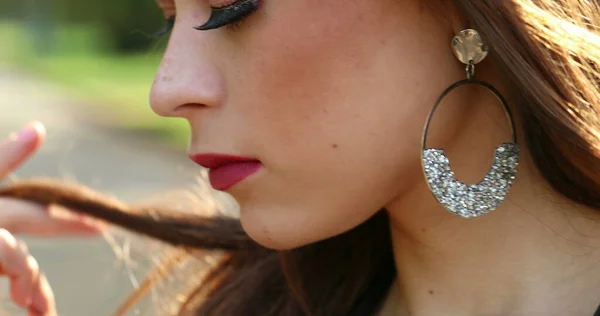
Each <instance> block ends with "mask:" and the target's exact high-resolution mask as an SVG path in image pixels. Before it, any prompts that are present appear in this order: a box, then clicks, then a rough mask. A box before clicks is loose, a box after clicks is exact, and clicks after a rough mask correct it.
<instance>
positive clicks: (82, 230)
mask: <svg viewBox="0 0 600 316" xmlns="http://www.w3.org/2000/svg"><path fill="white" fill-rule="evenodd" d="M45 135H46V132H45V129H44V126H43V125H42V124H40V123H32V124H29V125H28V126H27V127H25V128H24V129H23V130H22V131H21V132H19V133H17V134H12V135H11V136H9V137H8V139H7V140H6V141H4V142H3V143H0V179H3V178H4V177H6V176H7V175H8V174H9V173H10V172H12V171H13V170H14V169H15V168H17V167H18V166H19V165H21V164H22V163H23V162H24V161H26V160H27V159H28V158H29V157H30V156H31V155H33V153H35V152H36V151H37V149H38V148H39V146H40V145H41V143H42V142H43V141H44V139H45ZM0 228H3V229H6V230H8V231H10V232H11V233H14V234H18V233H21V234H31V235H37V236H40V235H43V236H48V235H50V236H57V235H73V234H75V235H98V234H99V233H100V232H101V230H102V228H101V227H100V226H99V224H97V223H93V222H92V221H91V220H90V219H87V218H84V217H82V216H75V215H74V213H70V212H68V211H66V210H63V209H59V208H58V207H47V206H41V205H37V204H34V203H30V202H25V201H21V200H16V199H8V198H0Z"/></svg>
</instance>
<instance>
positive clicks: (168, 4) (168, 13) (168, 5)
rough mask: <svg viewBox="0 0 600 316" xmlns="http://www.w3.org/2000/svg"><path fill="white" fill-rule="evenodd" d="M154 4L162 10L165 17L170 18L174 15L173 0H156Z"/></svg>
mask: <svg viewBox="0 0 600 316" xmlns="http://www.w3.org/2000/svg"><path fill="white" fill-rule="evenodd" d="M156 4H158V6H159V7H160V8H161V10H162V11H163V13H164V15H165V18H171V17H173V16H174V15H175V2H173V0H156Z"/></svg>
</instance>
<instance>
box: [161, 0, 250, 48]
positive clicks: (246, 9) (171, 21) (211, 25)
mask: <svg viewBox="0 0 600 316" xmlns="http://www.w3.org/2000/svg"><path fill="white" fill-rule="evenodd" d="M259 5H260V0H238V1H236V2H234V3H232V4H230V5H227V6H225V7H221V8H211V9H212V12H211V16H210V18H209V19H208V21H207V22H206V23H204V24H202V25H200V26H197V27H194V28H195V29H196V30H200V31H207V30H211V29H217V28H220V27H223V26H226V27H228V28H229V30H231V31H236V30H238V29H239V28H240V27H241V25H242V24H243V23H244V21H245V20H246V18H248V16H249V15H250V14H252V13H253V12H254V11H256V10H257V9H258V6H259ZM240 10H242V11H241V12H240ZM216 12H219V14H220V15H217V14H216ZM222 12H234V15H233V17H231V16H229V17H228V16H227V13H222ZM215 20H218V21H217V22H215ZM166 21H167V24H166V25H165V26H164V27H163V28H162V29H160V30H159V31H158V32H156V33H154V35H152V38H154V39H157V38H160V37H162V36H163V35H165V34H167V33H169V32H170V31H171V30H172V29H173V26H174V25H175V16H174V15H173V16H171V17H169V18H167V20H166Z"/></svg>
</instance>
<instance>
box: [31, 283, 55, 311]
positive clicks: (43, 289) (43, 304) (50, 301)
mask: <svg viewBox="0 0 600 316" xmlns="http://www.w3.org/2000/svg"><path fill="white" fill-rule="evenodd" d="M34 287H35V290H34V291H33V293H34V294H33V298H32V304H31V306H29V315H30V316H54V315H56V303H55V302H56V301H55V299H54V293H53V292H52V288H51V287H50V283H48V279H46V277H45V276H44V275H43V274H40V277H39V278H38V279H37V282H36V284H35V286H34Z"/></svg>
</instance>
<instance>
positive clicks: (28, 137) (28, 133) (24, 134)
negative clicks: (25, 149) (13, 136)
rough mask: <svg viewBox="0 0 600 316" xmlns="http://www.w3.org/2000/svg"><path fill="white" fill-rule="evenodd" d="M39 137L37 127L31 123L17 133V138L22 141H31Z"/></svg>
mask: <svg viewBox="0 0 600 316" xmlns="http://www.w3.org/2000/svg"><path fill="white" fill-rule="evenodd" d="M36 137H37V129H36V128H35V126H33V125H29V126H27V127H25V128H24V129H22V130H21V131H20V132H19V133H18V134H17V140H18V141H20V142H29V141H32V140H34V139H35V138H36Z"/></svg>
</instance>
